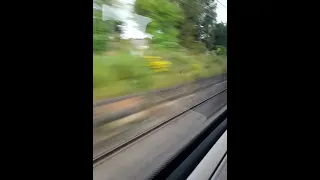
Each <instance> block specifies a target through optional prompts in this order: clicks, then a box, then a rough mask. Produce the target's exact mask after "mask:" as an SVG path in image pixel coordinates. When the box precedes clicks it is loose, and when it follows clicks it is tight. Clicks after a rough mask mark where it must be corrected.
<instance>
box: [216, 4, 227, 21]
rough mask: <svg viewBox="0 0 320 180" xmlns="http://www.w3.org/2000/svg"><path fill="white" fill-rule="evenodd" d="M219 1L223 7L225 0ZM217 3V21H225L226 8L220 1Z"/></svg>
mask: <svg viewBox="0 0 320 180" xmlns="http://www.w3.org/2000/svg"><path fill="white" fill-rule="evenodd" d="M219 2H220V3H222V4H223V5H224V6H225V7H228V6H227V0H219ZM216 3H217V10H216V12H217V22H221V21H222V22H224V23H226V22H227V8H225V7H223V6H222V5H221V4H220V3H218V2H217V1H216Z"/></svg>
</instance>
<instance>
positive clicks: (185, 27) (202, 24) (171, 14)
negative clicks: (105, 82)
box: [94, 0, 227, 53]
mask: <svg viewBox="0 0 320 180" xmlns="http://www.w3.org/2000/svg"><path fill="white" fill-rule="evenodd" d="M94 3H96V4H98V5H102V4H108V5H110V4H114V3H117V1H116V0H94ZM216 7H217V4H216V2H215V0H136V1H135V4H134V11H135V12H136V13H137V14H139V15H142V16H145V17H149V18H151V19H152V22H151V23H149V24H148V26H147V29H146V31H147V33H149V34H151V35H152V39H151V46H152V47H154V48H165V49H176V48H185V49H188V50H190V51H193V52H195V53H202V52H205V51H207V50H209V51H211V50H216V49H217V48H218V47H220V48H224V49H226V48H227V23H222V22H217V20H216V17H217V13H216ZM94 17H95V18H94V50H95V49H96V50H97V49H99V50H103V49H106V47H107V41H108V40H107V39H108V38H105V37H106V36H108V34H110V33H111V32H119V33H120V31H121V30H120V29H119V28H118V27H119V26H118V25H119V24H120V23H121V22H103V21H102V19H101V11H98V10H94Z"/></svg>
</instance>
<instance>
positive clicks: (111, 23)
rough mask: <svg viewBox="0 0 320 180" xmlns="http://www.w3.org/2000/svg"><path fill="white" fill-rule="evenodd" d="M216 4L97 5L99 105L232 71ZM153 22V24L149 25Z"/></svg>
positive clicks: (97, 0)
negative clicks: (125, 96) (228, 67)
mask: <svg viewBox="0 0 320 180" xmlns="http://www.w3.org/2000/svg"><path fill="white" fill-rule="evenodd" d="M216 6H217V4H216V3H215V1H213V0H94V1H93V21H94V22H93V57H94V58H93V68H94V69H93V83H94V84H93V90H94V101H99V100H103V99H106V98H111V97H117V96H122V95H127V94H133V93H138V92H145V91H150V90H154V89H161V88H168V87H172V86H175V85H178V84H184V83H189V82H193V81H196V80H197V79H200V78H206V77H212V76H216V75H219V74H225V73H226V72H227V23H226V22H225V23H224V22H217V19H216V17H217V13H216ZM148 19H150V22H149V21H148Z"/></svg>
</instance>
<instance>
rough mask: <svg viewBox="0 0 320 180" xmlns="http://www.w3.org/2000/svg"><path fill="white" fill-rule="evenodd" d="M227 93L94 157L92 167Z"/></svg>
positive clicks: (222, 91) (201, 103)
mask: <svg viewBox="0 0 320 180" xmlns="http://www.w3.org/2000/svg"><path fill="white" fill-rule="evenodd" d="M226 91H227V88H226V89H223V90H221V91H219V92H217V93H215V94H214V95H211V96H210V97H208V98H206V99H205V100H203V101H201V102H199V103H197V104H195V105H193V106H191V107H189V108H187V109H185V110H183V111H182V112H179V113H178V114H176V115H174V116H172V117H171V118H168V119H167V120H166V121H163V122H161V123H159V124H157V125H155V126H153V127H151V128H149V129H147V130H146V131H144V132H141V133H139V134H137V135H136V136H134V137H132V138H130V139H129V140H127V141H125V142H123V143H122V144H120V145H118V146H115V147H114V148H112V149H110V150H108V151H106V152H104V153H102V154H100V155H98V156H96V157H94V158H93V167H95V166H97V165H99V164H100V163H102V162H103V161H105V160H106V159H108V158H109V157H112V156H113V155H115V154H117V153H118V152H120V151H121V150H123V149H125V148H126V147H130V146H131V145H133V144H134V143H136V142H138V140H140V139H142V138H144V137H147V136H148V135H150V134H152V133H153V132H155V131H157V130H159V129H161V128H163V127H165V126H166V125H168V124H169V123H170V122H173V121H175V120H176V119H178V118H177V117H179V116H181V115H183V114H185V113H187V112H189V111H190V110H193V109H194V108H196V107H198V106H200V105H203V104H204V103H205V102H207V101H209V100H211V99H213V98H214V97H216V96H218V95H220V94H222V93H224V92H226Z"/></svg>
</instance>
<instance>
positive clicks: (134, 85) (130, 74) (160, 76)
mask: <svg viewBox="0 0 320 180" xmlns="http://www.w3.org/2000/svg"><path fill="white" fill-rule="evenodd" d="M145 55H151V56H161V57H162V58H163V59H165V60H168V61H170V62H171V63H172V66H171V67H170V68H169V71H167V72H154V71H153V70H152V69H151V68H150V67H149V66H148V61H147V60H146V59H144V58H142V57H138V56H132V55H130V54H129V53H127V52H124V51H122V52H119V51H117V52H114V53H112V55H107V54H100V55H98V54H95V55H94V58H93V68H94V69H93V81H94V84H93V87H94V100H95V101H96V100H101V99H104V98H110V97H116V96H121V95H126V94H132V93H137V92H143V91H148V90H152V89H158V88H166V87H170V86H174V85H177V84H181V83H186V82H191V81H194V80H195V79H196V78H197V77H210V76H214V75H217V74H221V73H223V72H225V71H226V58H225V57H221V56H216V55H214V54H210V55H188V54H187V53H184V52H169V51H167V52H166V51H150V50H149V51H147V52H145Z"/></svg>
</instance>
